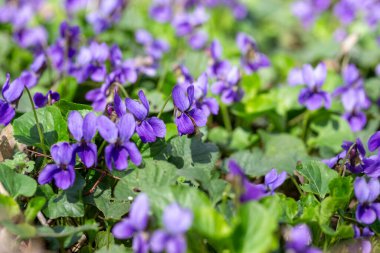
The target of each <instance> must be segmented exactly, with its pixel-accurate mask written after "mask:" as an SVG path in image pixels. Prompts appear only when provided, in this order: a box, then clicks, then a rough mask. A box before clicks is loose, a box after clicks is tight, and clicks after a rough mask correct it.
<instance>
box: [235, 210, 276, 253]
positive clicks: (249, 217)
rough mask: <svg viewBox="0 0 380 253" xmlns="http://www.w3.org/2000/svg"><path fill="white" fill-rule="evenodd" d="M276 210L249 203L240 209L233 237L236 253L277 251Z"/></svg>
mask: <svg viewBox="0 0 380 253" xmlns="http://www.w3.org/2000/svg"><path fill="white" fill-rule="evenodd" d="M275 205H276V206H277V204H275ZM275 209H276V207H275V206H273V207H272V208H270V209H267V208H265V207H263V206H262V205H260V204H259V203H256V202H249V203H247V204H244V205H242V206H241V207H240V208H239V210H238V213H237V216H236V218H235V220H234V224H235V229H234V233H233V237H232V243H233V246H234V249H235V252H242V253H243V252H251V253H255V252H271V251H272V250H274V249H275V247H276V241H277V238H276V236H275V232H276V230H277V219H276V215H274V213H275Z"/></svg>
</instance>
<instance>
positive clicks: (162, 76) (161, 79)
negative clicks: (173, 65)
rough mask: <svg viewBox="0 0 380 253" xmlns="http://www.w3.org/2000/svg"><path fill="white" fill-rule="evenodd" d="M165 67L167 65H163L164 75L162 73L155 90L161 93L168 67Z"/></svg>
mask: <svg viewBox="0 0 380 253" xmlns="http://www.w3.org/2000/svg"><path fill="white" fill-rule="evenodd" d="M167 65H168V63H165V65H164V73H162V75H161V77H160V80H158V84H157V90H158V91H161V89H162V86H163V85H164V82H165V78H166V74H167V73H168V66H167Z"/></svg>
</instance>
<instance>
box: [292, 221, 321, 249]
mask: <svg viewBox="0 0 380 253" xmlns="http://www.w3.org/2000/svg"><path fill="white" fill-rule="evenodd" d="M285 240H286V248H287V249H288V250H289V251H291V252H303V253H318V252H319V253H322V251H320V250H319V249H317V248H313V247H311V246H310V245H311V242H312V237H311V233H310V229H309V228H308V226H307V225H306V224H300V225H297V226H295V227H293V228H291V229H290V230H289V231H288V232H287V233H286V235H285Z"/></svg>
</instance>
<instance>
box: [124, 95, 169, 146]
mask: <svg viewBox="0 0 380 253" xmlns="http://www.w3.org/2000/svg"><path fill="white" fill-rule="evenodd" d="M138 96H139V100H140V101H139V102H137V101H135V100H133V99H130V98H126V99H125V103H126V108H127V109H128V111H129V112H130V113H132V114H133V116H134V117H135V119H136V121H137V125H136V132H137V134H138V135H139V136H140V138H141V141H142V142H144V143H146V142H155V141H156V139H157V138H163V137H165V134H166V126H165V123H164V122H163V121H162V120H160V119H159V118H157V117H150V118H149V117H148V116H149V101H148V100H147V99H146V97H145V94H144V92H143V91H142V90H140V91H139V93H138Z"/></svg>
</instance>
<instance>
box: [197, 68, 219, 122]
mask: <svg viewBox="0 0 380 253" xmlns="http://www.w3.org/2000/svg"><path fill="white" fill-rule="evenodd" d="M193 85H194V97H195V99H196V105H197V107H198V108H199V109H200V110H202V112H203V114H204V115H205V116H206V117H208V116H209V115H210V114H211V113H212V114H214V115H217V114H218V112H219V104H218V101H217V100H216V99H215V98H212V97H207V93H208V89H209V87H208V76H207V74H206V73H203V74H202V75H201V76H199V78H198V80H197V81H195V82H193Z"/></svg>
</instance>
